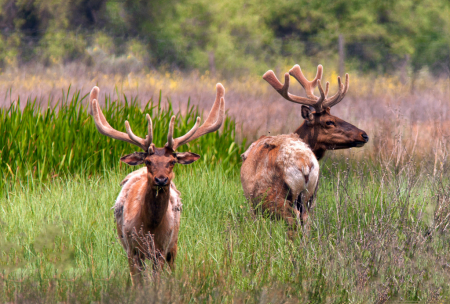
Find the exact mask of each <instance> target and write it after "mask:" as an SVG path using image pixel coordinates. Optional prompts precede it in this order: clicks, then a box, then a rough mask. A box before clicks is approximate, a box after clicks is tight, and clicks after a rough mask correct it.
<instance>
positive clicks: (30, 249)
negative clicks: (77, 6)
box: [0, 92, 450, 303]
mask: <svg viewBox="0 0 450 304" xmlns="http://www.w3.org/2000/svg"><path fill="white" fill-rule="evenodd" d="M117 95H119V94H117ZM64 96H65V97H64V98H62V99H61V100H59V101H58V102H57V104H56V105H55V106H52V107H45V106H40V105H39V104H40V103H39V102H38V100H28V102H27V104H26V105H25V106H24V107H23V106H21V105H20V103H19V102H17V103H14V104H13V105H12V106H11V107H10V108H7V109H6V108H2V109H0V135H1V136H0V148H1V152H0V153H1V154H0V155H1V159H0V168H1V172H2V181H1V189H2V192H1V193H0V231H1V233H0V302H2V303H3V302H13V301H14V302H37V301H41V302H45V303H54V302H70V303H72V302H82V303H84V302H102V303H121V302H122V303H130V302H136V303H140V302H142V303H148V302H149V299H154V302H172V303H190V302H205V303H206V302H208V303H221V302H223V303H232V302H245V303H280V302H283V301H284V302H285V303H323V302H327V303H349V302H352V303H372V302H377V303H384V302H386V301H388V300H398V301H400V300H408V301H418V302H423V303H425V302H435V301H442V302H446V301H448V300H449V299H450V283H449V282H450V275H449V274H450V272H449V269H450V235H449V230H450V181H449V176H448V174H446V172H448V169H449V168H448V164H449V163H448V160H449V159H448V154H447V153H446V151H447V146H446V145H445V144H442V145H439V146H438V145H436V148H435V150H434V151H433V153H434V156H433V157H431V158H430V157H429V156H428V157H424V158H423V159H419V158H418V157H417V155H419V154H418V152H417V150H418V149H419V148H418V147H416V145H415V144H414V145H413V146H412V145H411V147H410V145H403V143H402V141H400V140H398V137H396V136H397V135H395V134H396V133H395V132H390V133H389V134H390V135H383V138H384V140H385V141H386V142H388V141H392V144H379V145H376V149H372V150H364V149H359V150H357V151H355V150H347V151H346V152H345V153H342V154H339V152H329V153H328V154H327V155H328V156H329V157H328V158H326V159H325V160H323V161H322V162H321V164H320V166H321V179H320V188H319V191H318V197H317V206H316V208H315V209H314V213H313V215H312V217H311V220H310V225H309V226H310V229H309V230H302V229H301V228H299V230H298V231H294V232H293V233H292V232H289V233H287V227H286V225H285V224H284V223H283V222H281V221H272V220H270V219H268V218H267V217H266V216H264V215H255V214H254V213H253V212H252V210H250V206H249V205H248V204H247V202H246V201H245V199H244V197H243V194H242V189H241V185H240V180H239V167H240V166H239V154H240V153H241V152H242V151H243V148H244V145H245V143H235V129H236V124H235V122H234V121H233V120H231V119H230V118H227V120H226V124H225V126H224V127H223V130H221V131H220V132H218V133H217V132H216V133H213V134H209V135H207V136H205V137H202V138H200V139H198V140H196V141H194V142H192V143H191V145H189V146H185V147H184V149H189V150H191V151H193V152H197V153H199V154H202V159H201V160H200V161H198V162H196V163H194V164H191V165H189V166H181V165H178V166H176V168H175V173H176V177H175V180H174V181H175V183H176V185H177V188H178V189H179V190H180V191H181V193H182V202H183V211H182V220H181V229H180V238H179V243H178V245H179V251H178V256H177V260H176V270H175V272H174V273H170V272H169V270H168V269H165V271H164V272H163V274H162V275H161V278H160V280H158V281H148V282H147V284H146V285H145V287H144V288H143V289H138V290H135V289H133V288H132V287H131V286H130V285H131V282H130V277H129V274H128V265H127V261H126V256H125V253H124V251H123V249H122V247H121V245H120V244H119V243H118V240H117V239H116V231H115V223H114V216H113V212H112V210H111V209H110V208H111V207H112V206H113V204H114V201H115V199H116V197H117V195H118V193H119V191H120V186H119V183H120V181H121V180H122V179H123V177H124V176H125V175H126V174H127V173H128V172H131V171H132V170H134V169H135V168H133V167H128V166H124V165H120V162H119V158H120V157H121V156H122V155H123V154H126V153H130V152H132V151H134V150H135V148H134V147H133V146H131V145H129V144H127V143H123V142H118V141H115V140H112V139H109V138H107V137H105V136H103V135H100V134H99V133H98V131H97V130H96V128H95V126H94V124H93V122H92V119H91V118H90V117H88V115H87V113H86V106H85V105H83V104H85V103H86V98H87V96H81V95H80V94H79V93H76V94H74V95H73V98H71V99H69V98H68V97H67V96H69V92H66V93H65V94H64ZM49 104H51V101H49ZM140 104H141V103H140V102H139V99H138V98H127V97H125V96H123V99H122V100H112V99H111V98H109V97H107V98H106V100H105V106H104V113H105V115H106V117H107V118H108V120H109V121H110V123H111V125H112V126H114V127H116V128H117V129H119V130H123V127H121V126H123V123H124V121H125V120H129V121H130V124H131V126H132V128H133V130H134V132H135V133H136V134H138V135H139V134H140V135H142V134H145V128H146V121H145V118H144V114H145V113H149V114H150V115H151V116H152V118H153V122H154V132H155V143H156V144H157V145H159V146H161V145H163V144H164V142H165V141H166V136H167V135H166V134H167V128H168V126H167V124H168V122H169V118H170V116H171V115H172V114H175V115H176V116H177V123H178V127H177V128H176V132H177V134H176V135H179V134H182V133H184V132H186V131H187V130H188V129H189V128H190V127H191V126H192V125H193V123H194V119H195V117H196V116H197V115H199V111H198V109H197V108H195V107H192V106H190V105H189V104H188V105H187V107H185V108H184V109H183V108H181V111H179V112H176V113H174V110H173V108H172V105H171V104H170V102H168V103H165V102H162V101H161V98H160V99H159V100H158V102H157V103H156V102H152V101H151V100H150V101H149V102H148V103H147V104H146V105H145V106H144V107H143V109H141V107H140V106H139V105H140ZM386 134H387V133H386ZM392 134H394V135H392ZM422 134H423V133H422ZM389 136H390V137H389ZM426 148H427V149H428V148H429V147H428V146H427V147H426ZM415 149H416V150H415ZM424 149H425V148H424ZM373 150H375V151H373ZM411 151H412V152H411ZM414 151H416V152H415V153H414ZM423 151H428V150H422V152H423ZM343 155H345V156H347V157H348V158H345V159H344V157H342V156H343ZM349 159H350V160H349ZM356 159H358V160H359V161H356ZM292 235H293V237H292Z"/></svg>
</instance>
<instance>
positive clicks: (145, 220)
mask: <svg viewBox="0 0 450 304" xmlns="http://www.w3.org/2000/svg"><path fill="white" fill-rule="evenodd" d="M216 89H217V95H216V100H215V102H214V105H213V107H212V109H211V112H210V113H209V116H208V118H207V119H206V121H205V122H204V123H203V125H202V126H200V127H199V123H200V118H199V117H198V118H197V121H196V123H195V125H194V127H193V128H192V129H191V130H190V131H189V132H188V133H186V134H185V135H183V136H181V137H178V138H176V139H174V138H173V130H174V123H175V116H173V117H172V118H171V120H170V125H169V133H168V137H167V143H166V144H165V146H164V147H162V148H157V147H155V145H154V144H153V143H152V140H153V132H152V121H151V119H150V116H149V115H148V114H147V116H146V117H147V120H148V135H147V136H146V138H145V139H142V138H139V137H137V136H136V135H134V134H133V132H132V130H131V128H130V125H129V124H128V121H126V122H125V127H126V131H127V133H123V132H119V131H117V130H115V129H113V128H112V127H111V126H110V125H109V123H108V122H107V121H106V119H105V117H104V115H103V113H102V111H101V109H100V107H99V105H98V101H97V99H98V93H99V89H98V87H94V88H93V89H92V91H91V95H90V103H89V109H88V112H89V114H90V115H92V117H93V118H94V122H95V125H96V126H97V129H98V131H99V132H100V133H101V134H103V135H106V136H109V137H111V138H114V139H118V140H122V141H126V142H128V143H131V144H133V145H136V146H138V147H139V148H141V149H142V150H143V151H144V152H134V153H132V154H129V155H126V156H123V157H122V158H121V159H120V160H121V161H123V162H125V163H127V164H129V165H132V166H136V165H140V164H145V167H144V168H142V169H139V170H137V171H134V172H132V173H131V174H129V175H128V176H127V177H126V178H125V179H124V180H123V181H122V183H121V185H122V190H121V191H120V194H119V196H118V197H117V200H116V203H115V205H114V215H115V218H116V224H117V233H118V236H119V239H120V241H121V243H122V246H123V248H124V249H125V251H126V253H127V257H128V263H129V266H130V274H131V278H132V280H133V284H134V283H135V279H136V278H135V276H136V275H138V274H139V273H140V272H141V271H142V269H143V261H144V260H145V259H146V258H147V259H151V260H153V265H154V268H155V270H156V271H157V270H159V269H161V268H162V267H163V265H164V263H165V262H167V263H168V264H169V266H170V267H171V268H172V269H173V268H174V262H175V258H176V255H177V241H178V231H179V227H180V213H181V206H182V205H181V198H180V192H179V191H178V190H177V189H176V188H175V184H174V183H173V182H172V179H173V177H174V174H173V167H174V166H175V164H177V163H179V164H183V165H187V164H190V163H192V162H194V161H196V160H198V159H199V158H200V155H197V154H195V153H191V152H181V153H176V152H175V150H176V149H177V148H178V147H180V146H181V145H184V144H186V143H188V142H190V141H192V140H194V139H196V138H198V137H200V136H202V135H204V134H207V133H210V132H214V131H216V130H218V129H219V128H220V126H221V125H222V123H223V120H224V117H225V99H224V94H225V89H224V88H223V86H222V85H221V84H220V83H219V84H217V86H216ZM138 280H139V283H141V277H140V276H139V277H138Z"/></svg>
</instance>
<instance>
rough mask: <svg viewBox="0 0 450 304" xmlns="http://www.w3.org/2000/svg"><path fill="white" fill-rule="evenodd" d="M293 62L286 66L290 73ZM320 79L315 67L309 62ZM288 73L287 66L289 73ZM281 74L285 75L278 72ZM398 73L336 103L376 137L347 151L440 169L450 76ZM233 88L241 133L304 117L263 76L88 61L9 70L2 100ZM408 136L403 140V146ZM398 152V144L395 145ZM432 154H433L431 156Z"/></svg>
mask: <svg viewBox="0 0 450 304" xmlns="http://www.w3.org/2000/svg"><path fill="white" fill-rule="evenodd" d="M289 68H290V67H285V68H284V69H283V70H282V71H287V70H288V69H289ZM304 70H305V74H306V75H307V76H309V77H312V76H313V74H314V73H315V68H314V67H312V68H311V67H304ZM282 71H281V72H282ZM277 76H278V77H279V78H281V76H282V73H280V71H277ZM324 79H325V80H328V81H330V82H331V86H330V90H331V92H332V93H333V90H335V89H336V85H337V73H336V72H334V71H330V70H327V67H325V75H324ZM400 79H401V77H397V76H384V75H380V76H377V77H373V76H369V75H364V76H362V75H358V74H357V73H354V72H353V73H352V72H350V89H349V92H348V94H347V97H346V98H345V99H344V100H343V102H341V103H340V104H339V105H337V106H335V107H334V108H333V109H332V114H334V115H336V116H339V117H340V118H342V119H344V120H347V121H348V122H351V123H352V124H354V125H356V126H358V127H359V128H361V129H363V130H365V131H366V132H367V133H368V134H369V137H370V142H369V144H367V145H366V146H365V147H364V148H362V149H358V150H355V149H353V150H352V151H343V152H339V153H342V154H344V155H346V154H348V153H351V154H352V156H353V157H366V156H375V155H377V154H378V151H380V147H382V146H390V147H392V148H393V147H394V146H401V147H402V150H399V151H397V152H396V153H394V154H395V155H394V154H392V155H385V157H387V158H389V157H391V158H392V157H396V158H398V161H402V160H403V159H404V158H405V157H406V156H407V155H408V154H410V153H413V154H414V153H415V154H418V155H420V156H423V157H428V158H430V161H432V162H434V166H435V167H439V165H440V160H441V159H444V158H445V156H446V154H447V153H448V152H449V148H448V147H449V139H450V79H449V78H447V79H433V78H431V77H430V76H428V75H427V74H425V73H424V74H421V75H419V76H418V78H417V79H416V81H415V83H414V90H412V89H411V80H408V79H407V80H403V81H401V80H400ZM216 82H222V83H223V84H224V86H225V88H226V91H227V93H226V100H227V109H228V113H229V115H231V116H232V117H234V118H235V119H236V120H237V122H238V124H241V125H242V130H239V132H240V134H241V136H242V135H243V136H245V137H247V138H248V139H249V141H250V142H251V141H253V140H254V139H256V138H257V137H259V136H261V135H263V134H269V133H270V134H281V133H288V132H292V131H294V130H295V129H296V128H297V127H298V126H299V125H300V124H301V123H302V120H303V119H302V118H301V115H300V106H298V105H295V104H291V103H289V102H288V101H286V100H284V99H282V98H281V97H280V96H279V95H278V94H277V93H276V92H275V91H274V90H273V89H272V88H271V87H270V86H269V85H268V84H267V83H266V82H265V81H264V80H263V79H262V78H261V75H245V77H244V76H243V75H241V76H240V77H239V78H235V79H226V80H224V79H219V78H217V77H211V76H210V75H209V74H208V73H205V74H200V73H198V72H192V73H190V74H181V73H179V72H175V73H169V72H165V73H164V72H156V71H151V72H148V73H140V74H133V73H130V74H128V75H125V76H123V75H111V74H103V73H100V72H98V71H94V70H90V69H89V68H86V67H84V66H80V65H75V64H73V65H69V66H65V67H59V68H58V67H54V68H51V69H46V68H36V67H34V68H27V69H17V70H9V71H4V72H3V73H1V74H0V92H3V93H5V95H4V98H3V100H1V99H0V105H3V106H7V105H8V104H10V103H11V101H13V100H15V99H17V96H19V95H20V97H21V98H22V100H23V99H25V98H26V97H30V96H31V97H33V98H34V97H38V99H41V100H42V101H44V102H46V101H47V100H48V98H49V96H52V97H53V100H54V101H55V100H57V99H58V98H59V97H61V95H62V94H63V91H65V90H67V88H68V87H69V85H71V87H72V89H71V92H72V93H73V92H75V91H76V90H81V92H82V94H87V93H88V92H89V90H90V89H91V88H92V86H93V85H98V86H99V87H100V88H101V94H103V96H104V95H105V94H106V95H111V96H112V97H117V95H119V96H120V97H121V96H123V94H125V95H127V96H129V97H130V96H139V99H140V100H141V101H142V102H146V101H147V100H149V99H150V98H154V99H156V98H157V97H158V95H159V92H160V90H161V92H162V95H163V100H165V99H167V98H170V99H171V100H172V102H173V104H174V106H175V107H178V106H179V105H181V106H182V108H184V107H183V105H185V104H186V103H187V101H188V98H189V97H190V99H191V103H192V104H195V105H199V107H200V108H202V109H205V108H207V107H209V105H210V104H211V100H212V99H213V98H214V94H215V83H216ZM291 87H292V90H293V91H294V92H295V93H297V94H301V93H302V90H301V87H300V85H299V84H298V83H296V81H295V80H294V81H292V85H291ZM398 141H400V142H401V143H402V145H396V142H398ZM387 150H388V151H394V149H387ZM431 159H432V160H431Z"/></svg>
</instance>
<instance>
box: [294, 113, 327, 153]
mask: <svg viewBox="0 0 450 304" xmlns="http://www.w3.org/2000/svg"><path fill="white" fill-rule="evenodd" d="M294 133H297V134H298V136H299V137H300V138H301V139H302V140H303V141H304V142H305V143H307V144H308V145H309V147H310V148H311V150H312V151H313V153H314V155H315V156H316V158H317V160H320V159H321V158H322V157H324V155H325V152H326V151H327V149H326V148H325V147H324V146H322V145H320V144H318V142H317V136H318V135H319V127H318V126H314V128H313V129H311V128H310V127H308V126H307V125H306V121H304V122H303V123H302V124H301V125H300V127H298V129H297V130H295V132H294Z"/></svg>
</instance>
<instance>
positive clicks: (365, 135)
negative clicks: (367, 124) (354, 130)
mask: <svg viewBox="0 0 450 304" xmlns="http://www.w3.org/2000/svg"><path fill="white" fill-rule="evenodd" d="M361 137H362V138H363V139H364V141H365V142H368V141H369V136H367V134H366V133H363V134H361Z"/></svg>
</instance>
